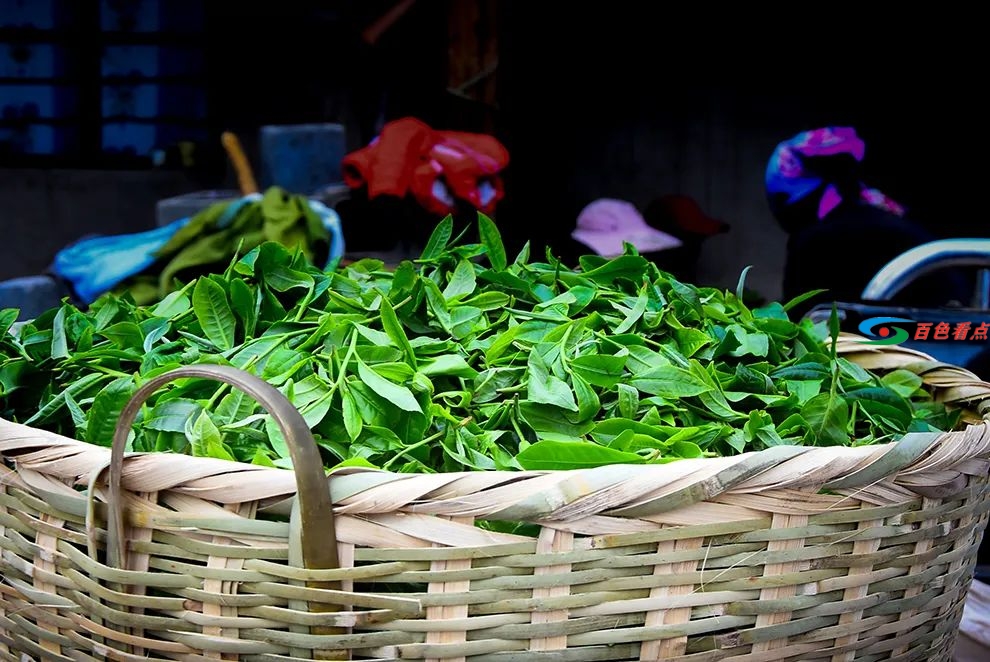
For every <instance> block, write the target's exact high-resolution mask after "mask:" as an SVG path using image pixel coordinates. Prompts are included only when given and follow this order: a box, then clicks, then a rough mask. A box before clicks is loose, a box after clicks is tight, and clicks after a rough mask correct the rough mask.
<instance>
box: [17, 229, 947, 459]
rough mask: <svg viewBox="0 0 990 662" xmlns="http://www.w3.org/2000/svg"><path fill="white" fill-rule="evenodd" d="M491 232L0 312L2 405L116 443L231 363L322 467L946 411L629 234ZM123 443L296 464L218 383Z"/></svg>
mask: <svg viewBox="0 0 990 662" xmlns="http://www.w3.org/2000/svg"><path fill="white" fill-rule="evenodd" d="M477 230H478V234H477V236H478V237H479V240H478V241H477V242H476V243H467V242H463V241H462V240H461V238H460V237H458V238H453V237H452V233H453V223H452V221H451V220H450V219H447V220H445V221H443V222H442V223H441V224H440V225H439V226H438V227H437V228H436V230H435V231H434V233H433V235H432V237H431V239H430V241H429V243H428V245H427V246H426V248H425V250H424V252H423V255H422V257H421V258H420V259H419V260H416V261H415V262H410V261H407V262H403V263H402V264H400V265H399V266H398V267H397V268H396V269H394V270H387V269H385V268H384V266H383V264H382V263H381V262H377V261H370V260H365V261H361V262H357V263H354V264H351V265H349V266H346V267H341V268H337V269H335V270H333V271H331V272H328V273H324V272H322V271H320V270H318V269H315V268H313V267H312V266H310V265H309V263H308V262H307V260H306V259H305V257H304V256H303V255H301V254H299V253H296V254H292V253H290V252H289V251H288V250H287V249H285V248H284V247H283V246H281V245H279V244H276V243H266V244H263V245H261V246H260V247H258V248H256V249H254V250H252V251H251V252H250V253H248V254H247V255H245V256H243V257H241V258H240V259H238V260H236V261H235V262H233V263H232V264H231V265H230V266H229V268H228V269H227V270H226V271H225V273H223V274H215V275H210V276H205V277H201V278H199V279H198V280H195V281H192V282H189V283H187V284H185V285H184V286H182V287H181V289H179V290H177V291H175V292H173V293H171V294H170V295H169V296H168V297H167V298H166V299H164V300H163V301H161V302H160V303H158V304H156V305H153V306H147V307H145V306H138V305H135V304H134V303H133V302H132V301H130V300H128V299H127V298H121V297H117V296H114V295H107V296H104V297H103V298H102V299H100V300H99V301H97V302H96V303H95V304H94V305H93V306H92V307H91V309H90V310H88V311H86V312H82V311H80V310H78V309H76V308H75V307H73V306H71V305H68V304H66V305H63V306H62V307H61V308H58V309H55V310H51V311H49V312H47V313H46V314H44V315H42V316H40V317H38V318H37V319H36V320H34V321H32V322H29V323H27V324H24V325H21V326H18V327H17V328H15V329H12V328H11V326H12V322H13V320H14V319H16V311H5V312H4V313H2V315H0V331H2V334H0V415H2V416H3V417H5V418H7V419H8V420H14V421H18V422H22V423H26V424H28V425H31V426H35V427H39V428H44V429H48V430H52V431H56V432H59V433H61V434H64V435H67V436H71V437H74V438H77V439H80V440H85V441H88V442H91V443H94V444H108V443H109V442H110V439H111V436H112V432H113V428H114V424H115V422H116V420H117V418H118V417H119V414H120V412H121V409H122V408H123V407H124V405H125V404H126V403H127V401H128V399H129V398H130V397H131V395H132V394H133V393H134V391H135V390H136V388H137V387H138V386H139V385H140V384H141V383H142V382H143V381H145V380H147V379H148V378H150V377H152V376H154V375H158V374H160V373H162V372H165V371H169V370H172V369H174V368H176V367H179V366H184V365H190V364H197V363H216V364H229V365H233V366H236V367H238V368H242V369H244V370H247V371H250V372H252V373H254V374H257V375H259V376H261V377H263V378H264V379H266V380H267V381H269V382H270V383H271V384H274V385H275V386H276V387H278V388H279V389H280V390H281V391H282V393H284V394H285V396H286V397H287V398H288V399H289V400H290V401H291V402H292V403H293V404H294V405H295V406H296V407H297V408H298V409H299V410H300V412H301V413H302V415H303V416H304V417H305V419H306V421H307V422H308V424H309V425H310V427H311V428H312V430H313V433H314V435H315V438H316V440H317V442H318V444H319V445H320V448H321V452H322V453H323V456H324V460H325V463H326V465H327V466H328V467H334V466H340V465H342V464H344V465H371V466H375V467H379V468H385V469H389V470H393V471H405V472H436V471H461V470H466V469H467V470H496V469H498V470H505V469H510V470H511V469H540V470H543V469H571V468H582V467H591V466H597V465H603V464H613V463H649V462H668V461H671V460H676V459H680V458H693V457H701V456H706V455H730V454H737V453H742V452H746V451H752V450H760V449H764V448H767V447H770V446H776V445H782V444H806V445H852V444H869V443H878V442H884V441H890V440H893V439H895V438H897V437H898V436H900V435H902V434H904V433H906V432H909V431H928V430H948V429H951V428H952V427H954V425H955V417H954V415H953V414H952V413H951V412H947V411H945V410H944V409H943V408H942V407H941V406H940V405H938V404H936V403H935V402H933V401H932V398H931V397H930V395H929V394H928V393H927V392H926V391H925V389H924V388H923V387H922V381H921V379H920V378H919V377H918V376H917V375H915V374H914V373H911V372H909V371H904V370H897V371H893V372H889V373H887V374H884V375H882V376H879V375H875V374H871V373H870V372H867V371H866V370H864V369H862V368H860V367H858V366H856V365H854V364H852V363H850V362H849V361H847V360H845V359H843V358H841V357H838V356H836V354H835V345H834V342H829V341H828V340H827V338H828V337H829V335H830V333H829V329H827V328H825V326H824V325H819V326H814V325H812V324H811V322H809V321H807V320H802V321H800V322H795V321H791V320H790V319H788V315H787V312H786V310H787V306H783V305H781V304H779V303H774V304H772V305H768V306H764V307H762V308H758V309H754V310H750V309H748V308H747V307H746V306H745V305H743V303H742V301H741V298H740V296H738V295H736V294H734V293H731V292H725V291H720V290H716V289H709V288H698V287H695V286H692V285H689V284H687V283H682V282H678V281H677V280H675V279H674V278H673V277H671V276H670V275H669V274H666V273H664V272H662V271H660V270H659V269H658V268H657V267H656V266H655V265H654V264H652V263H651V262H649V261H647V260H646V259H644V258H643V257H641V256H639V255H636V254H635V252H634V251H632V249H631V248H630V249H629V250H628V254H626V255H623V256H621V257H618V258H614V259H611V260H606V259H603V258H599V257H586V258H583V259H582V260H581V261H580V267H579V268H577V269H572V268H568V267H566V266H564V265H563V264H560V263H559V262H558V261H556V260H555V259H554V258H553V257H552V256H550V255H547V256H546V258H545V260H544V261H537V260H533V259H531V258H530V255H529V250H528V247H527V248H525V249H524V250H523V251H522V253H521V254H520V255H519V256H518V257H517V258H516V259H515V260H514V261H513V262H511V263H510V262H509V261H508V258H507V256H506V252H505V249H504V247H503V244H502V240H501V238H500V236H499V233H498V231H497V229H496V226H495V224H494V223H493V222H492V221H491V220H490V219H488V218H487V217H484V216H482V217H480V218H479V221H478V227H477ZM462 236H463V235H462ZM743 275H744V276H745V274H743ZM741 281H742V279H741ZM739 290H740V292H741V290H742V282H740V288H739ZM833 323H834V316H833ZM835 330H837V329H833V331H835ZM831 335H833V336H834V335H835V334H834V333H832V334H831ZM131 449H132V450H135V451H163V452H176V453H191V454H193V455H198V456H210V457H217V458H226V459H233V460H238V461H242V462H253V463H257V464H263V465H275V466H281V467H286V466H289V460H288V450H287V448H286V445H285V442H284V440H283V439H282V437H281V435H280V433H279V431H278V429H277V426H276V425H275V424H274V422H273V421H272V420H271V418H270V417H269V416H268V415H267V414H265V413H264V412H263V411H261V410H260V408H259V407H258V406H257V405H256V404H255V403H254V402H253V401H251V400H250V399H249V398H248V397H247V396H245V395H243V394H241V393H240V392H239V391H236V390H232V389H231V388H229V387H227V386H224V385H221V384H218V383H217V382H212V381H209V380H204V379H185V380H182V381H180V382H177V383H176V384H175V385H174V386H173V387H171V388H163V389H162V390H161V391H160V392H159V393H158V394H157V395H155V396H154V397H153V398H152V399H151V400H150V401H149V403H148V405H147V406H146V407H145V408H144V409H143V411H142V414H141V416H140V418H139V420H138V423H137V424H136V426H135V430H134V435H133V439H132V442H131Z"/></svg>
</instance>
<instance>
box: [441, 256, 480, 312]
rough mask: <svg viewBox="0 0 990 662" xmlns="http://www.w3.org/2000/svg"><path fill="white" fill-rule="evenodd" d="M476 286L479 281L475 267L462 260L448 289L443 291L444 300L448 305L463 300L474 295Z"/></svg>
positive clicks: (469, 262) (451, 278)
mask: <svg viewBox="0 0 990 662" xmlns="http://www.w3.org/2000/svg"><path fill="white" fill-rule="evenodd" d="M476 286H477V280H476V276H475V272H474V265H473V264H471V261H470V260H461V261H460V262H458V263H457V268H455V269H454V273H453V275H451V277H450V282H449V283H447V287H446V288H444V290H443V298H444V299H445V300H446V301H447V302H448V303H449V302H450V301H453V300H456V299H460V298H463V297H464V296H466V295H468V294H471V293H473V292H474V290H475V287H476Z"/></svg>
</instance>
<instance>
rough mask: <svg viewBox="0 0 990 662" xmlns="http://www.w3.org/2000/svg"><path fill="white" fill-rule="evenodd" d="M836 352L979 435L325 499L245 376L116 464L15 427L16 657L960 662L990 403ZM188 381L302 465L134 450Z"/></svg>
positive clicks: (351, 490) (273, 403)
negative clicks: (902, 384)
mask: <svg viewBox="0 0 990 662" xmlns="http://www.w3.org/2000/svg"><path fill="white" fill-rule="evenodd" d="M839 346H840V351H841V352H842V353H843V354H844V355H845V356H846V357H848V358H850V359H851V360H854V361H855V362H857V363H858V364H860V365H862V366H864V367H867V368H875V369H892V368H898V367H900V368H907V369H911V370H915V371H916V372H917V373H918V374H920V375H921V376H922V377H923V378H924V380H925V382H927V384H928V385H930V386H931V387H932V388H933V389H934V390H935V391H936V393H937V395H938V397H939V399H940V400H942V401H945V402H948V403H951V404H953V405H955V406H958V407H959V408H962V409H963V410H964V411H965V420H966V426H965V428H964V429H961V430H958V431H954V432H948V433H944V434H927V433H926V434H912V435H908V436H906V437H904V438H903V439H902V440H901V441H899V442H897V443H892V444H887V445H880V446H860V447H849V448H847V447H841V448H838V447H828V448H803V447H801V448H799V447H776V448H772V449H770V450H766V451H762V452H758V453H750V454H745V455H741V456H737V457H729V458H715V459H703V460H683V461H679V462H675V463H672V464H667V465H660V466H657V465H653V466H645V465H637V466H607V467H601V468H598V469H593V470H579V471H570V472H527V473H510V472H501V473H499V472H492V473H483V472H476V473H458V474H435V475H402V474H390V473H384V472H376V471H370V470H362V469H353V470H350V471H349V472H348V471H341V472H339V473H335V474H333V475H332V476H331V477H330V478H329V484H330V489H327V482H328V479H327V477H326V476H325V475H324V473H323V471H322V470H321V468H320V462H319V458H318V457H317V455H316V450H315V444H314V443H313V441H312V438H311V437H309V432H308V430H307V428H306V424H305V422H304V421H303V420H302V418H301V416H300V415H299V414H298V412H296V410H295V409H293V408H292V406H291V405H289V403H288V402H287V401H286V400H284V399H283V398H282V396H281V395H280V394H279V393H278V392H277V391H275V390H274V389H273V388H272V387H270V386H268V385H267V384H264V383H263V382H261V381H260V380H258V379H256V378H253V377H250V376H245V374H244V373H238V372H237V371H236V370H233V369H225V368H220V367H217V366H204V367H195V368H182V369H180V370H178V371H175V372H173V373H169V374H168V375H165V376H162V377H159V378H156V379H155V380H152V381H151V382H149V383H148V384H146V385H145V386H144V387H142V389H141V390H140V391H139V392H138V393H137V394H136V395H135V397H134V400H132V402H131V404H130V405H129V406H128V408H127V409H125V411H124V414H123V416H122V418H121V421H120V423H119V425H118V429H117V433H116V436H115V438H114V446H113V449H112V451H111V450H110V449H107V448H103V447H97V446H92V445H88V444H84V443H81V442H79V441H75V440H72V439H68V438H65V437H60V436H57V435H54V434H50V433H48V432H44V431H41V430H37V429H33V428H30V427H26V426H22V425H17V424H13V423H10V422H6V421H0V457H2V458H3V463H2V465H0V466H2V468H0V471H2V472H3V476H2V480H0V574H2V582H0V655H2V657H3V658H4V659H7V660H11V661H17V662H22V661H26V660H32V659H33V660H59V661H62V662H68V661H70V660H73V661H77V662H79V661H83V660H87V661H88V660H94V659H100V660H106V659H109V660H120V661H132V660H138V659H152V660H233V659H245V660H257V661H259V662H260V661H262V660H264V661H266V662H267V661H271V662H276V661H290V660H296V659H299V660H303V659H307V660H308V659H338V660H339V659H352V660H366V659H373V660H431V661H432V660H436V661H440V660H444V661H448V662H450V661H456V660H465V661H467V660H471V661H474V662H525V661H528V660H544V661H559V662H565V661H584V660H589V661H590V660H661V659H662V660H681V661H684V662H687V661H716V660H727V661H732V662H743V661H746V662H770V661H778V660H835V661H838V660H893V659H897V660H949V659H950V658H951V654H952V648H953V644H954V638H955V633H956V630H957V628H958V623H959V620H960V616H961V610H962V604H963V601H964V598H965V594H966V591H967V588H968V586H969V582H970V578H971V576H972V572H973V566H974V563H975V556H976V552H977V547H978V545H979V542H980V539H981V538H982V533H983V529H984V527H985V524H986V520H987V509H988V502H987V490H986V487H987V478H988V471H990V461H988V457H990V423H987V422H983V420H982V417H983V414H984V413H987V412H988V411H990V384H985V383H983V382H981V381H979V380H978V379H977V378H976V377H974V376H973V375H972V374H970V373H968V372H966V371H964V370H962V369H960V368H955V367H952V366H947V365H945V364H940V363H936V362H935V361H933V360H932V359H931V358H930V357H927V356H925V355H923V354H919V353H916V352H912V351H909V350H905V349H898V348H889V347H888V348H876V347H873V346H869V345H864V344H861V343H859V342H857V341H856V339H855V338H854V337H844V338H843V339H842V340H841V341H840V343H839ZM188 376H199V377H215V378H217V379H220V380H221V381H225V382H227V383H230V384H234V385H237V386H239V387H241V388H243V389H244V390H245V391H246V392H248V393H249V394H251V395H252V396H254V397H255V398H256V399H257V400H258V401H259V402H260V403H261V404H262V405H264V406H265V407H266V408H267V409H268V410H269V411H270V412H271V413H272V414H273V416H274V417H275V418H276V419H277V420H278V422H279V424H280V425H281V426H282V429H283V432H284V434H285V437H286V439H287V440H288V442H289V443H290V445H291V446H292V457H293V460H294V463H293V464H294V466H295V467H297V468H298V473H297V474H296V475H293V473H291V472H288V471H283V470H278V469H267V468H262V467H257V466H253V465H246V464H237V463H231V462H225V461H220V460H210V459H197V458H190V457H185V456H178V455H166V454H135V455H129V456H127V457H125V454H124V452H123V449H124V446H125V442H126V437H127V432H128V430H129V428H130V426H131V424H132V421H133V420H134V416H135V415H136V413H137V411H138V410H139V409H140V406H141V403H142V401H143V400H144V398H146V397H148V395H149V394H150V393H151V392H152V391H153V390H154V389H157V388H160V387H161V386H163V385H164V383H165V382H166V381H169V380H171V379H174V378H176V377H188ZM297 495H298V496H297ZM331 499H332V503H333V508H332V509H331ZM481 519H486V520H503V521H513V522H530V523H532V524H535V525H537V526H538V527H539V535H538V537H535V538H530V537H525V536H520V535H509V534H503V533H496V532H493V531H490V530H485V529H483V528H481V527H478V526H476V522H477V521H478V520H481Z"/></svg>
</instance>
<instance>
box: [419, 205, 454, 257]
mask: <svg viewBox="0 0 990 662" xmlns="http://www.w3.org/2000/svg"><path fill="white" fill-rule="evenodd" d="M453 232H454V218H453V216H449V215H448V216H447V217H446V218H444V219H443V220H442V221H440V223H439V224H438V225H437V227H436V228H434V230H433V234H431V235H430V238H429V240H428V241H427V242H426V247H425V248H424V249H423V253H422V255H421V256H420V258H419V259H420V260H424V261H427V260H435V259H437V258H438V257H440V256H441V255H443V253H444V250H445V249H446V248H447V242H448V241H450V236H451V235H452V234H453Z"/></svg>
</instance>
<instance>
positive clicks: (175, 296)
mask: <svg viewBox="0 0 990 662" xmlns="http://www.w3.org/2000/svg"><path fill="white" fill-rule="evenodd" d="M191 307H192V305H191V304H190V303H189V297H188V296H186V292H185V288H183V289H181V290H176V291H175V292H169V293H168V294H167V295H165V298H164V299H162V300H161V301H160V302H159V303H158V304H157V305H155V307H154V308H152V314H153V315H154V316H155V317H163V318H165V319H174V318H176V317H178V316H179V315H181V314H182V313H184V312H186V311H187V310H189V309H190V308H191Z"/></svg>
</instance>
